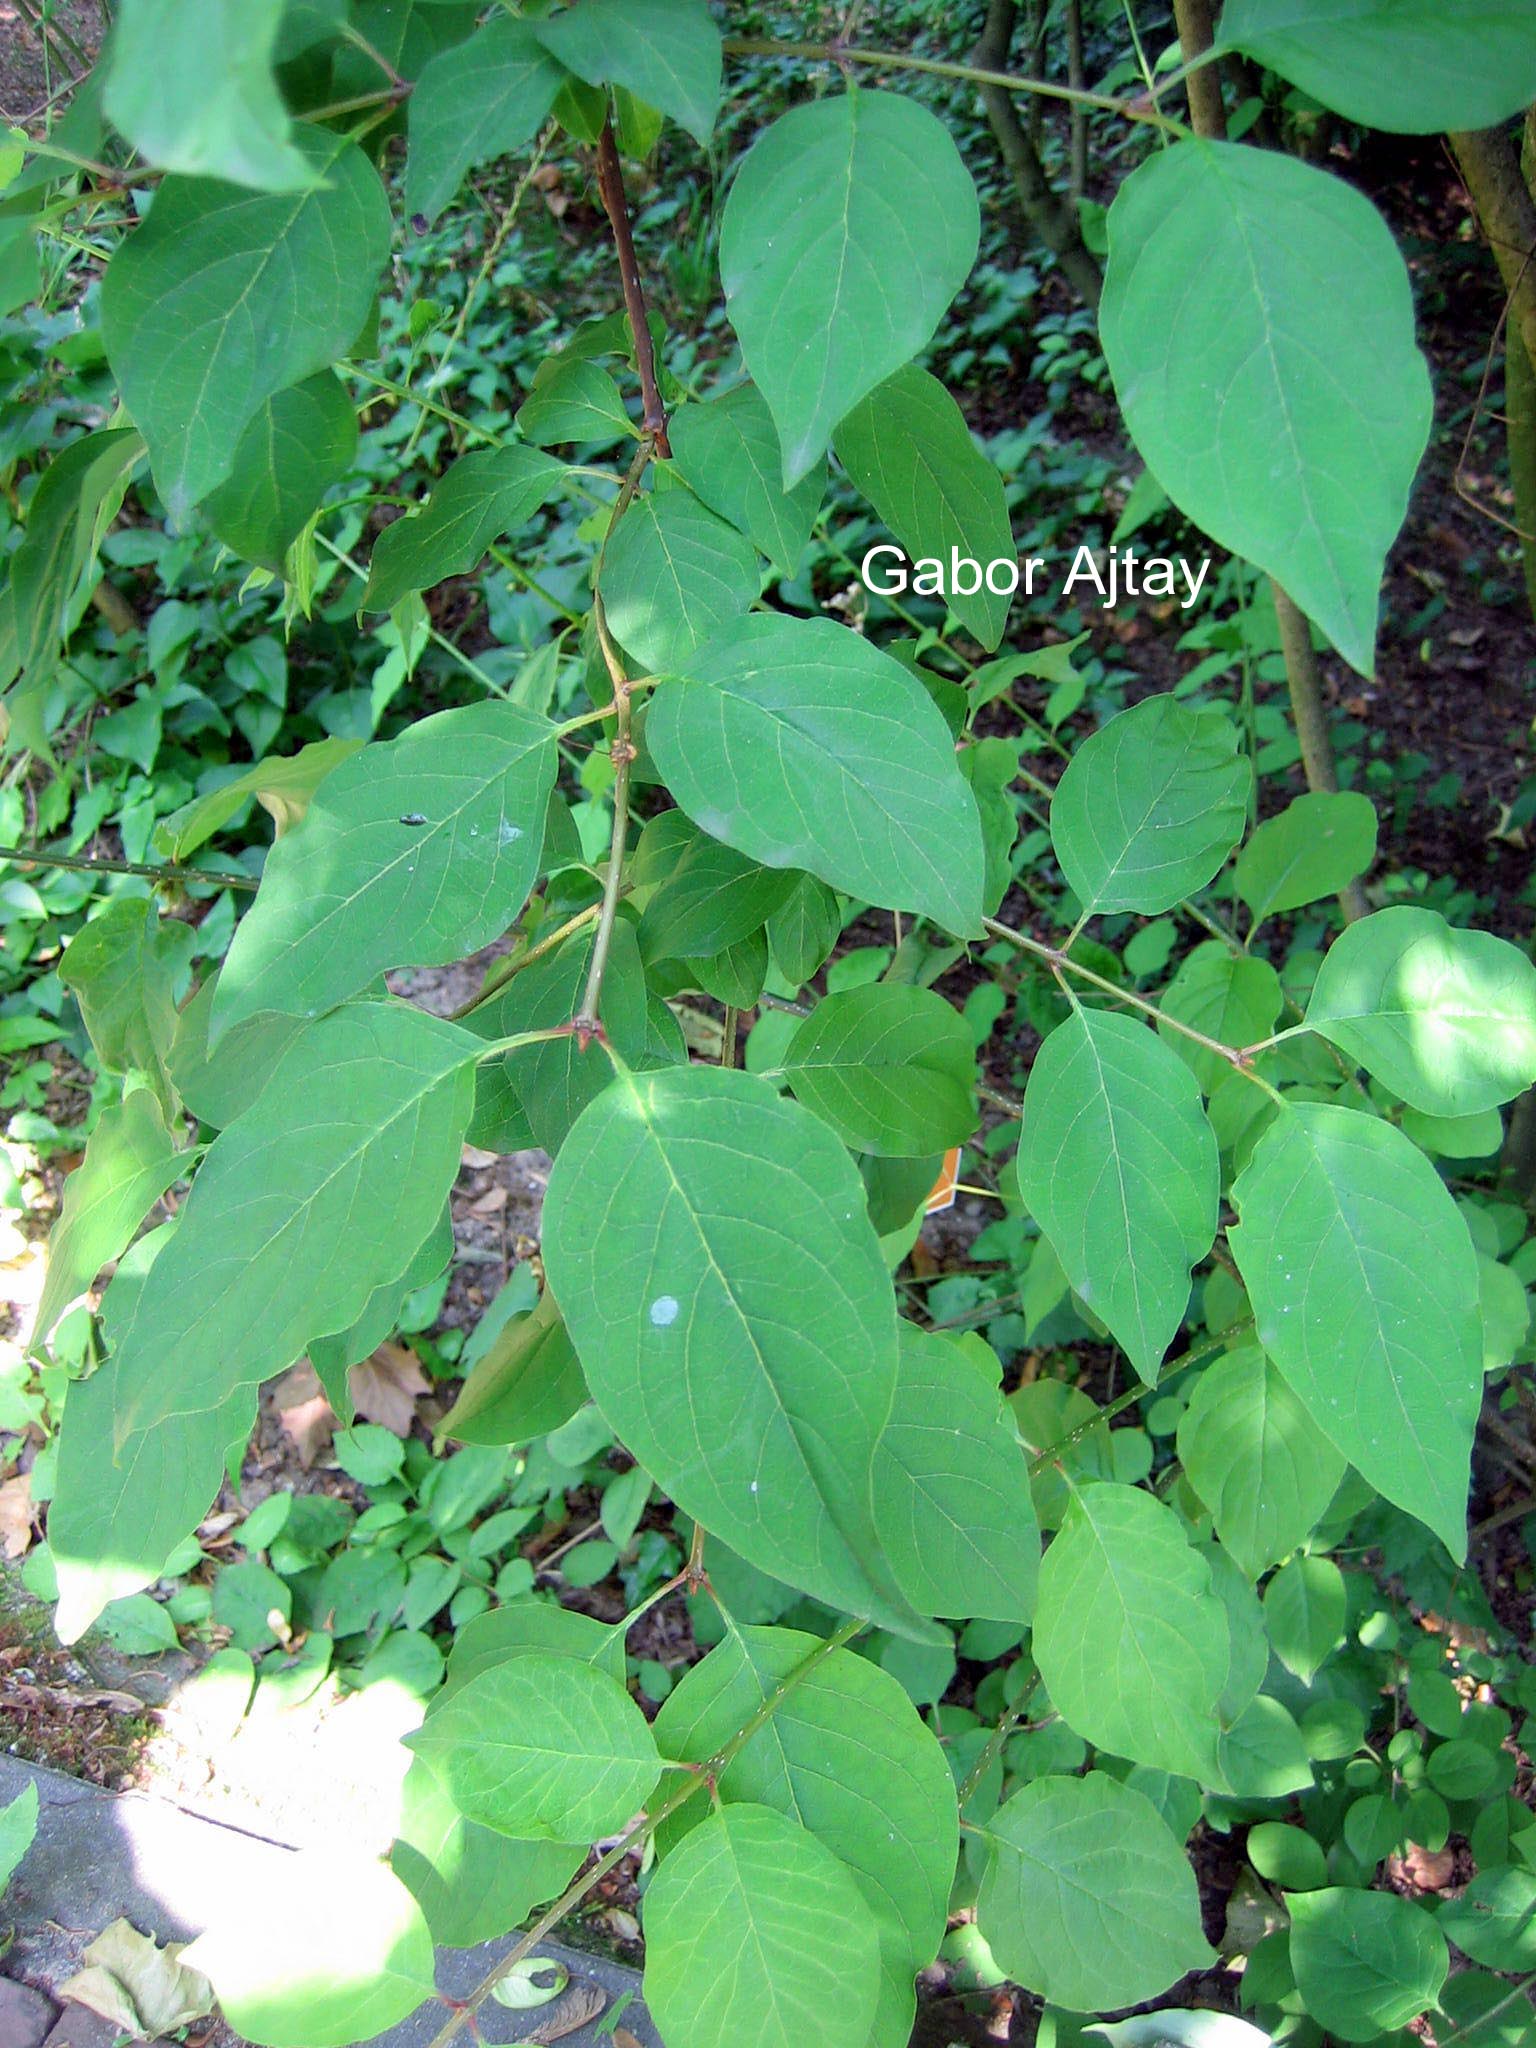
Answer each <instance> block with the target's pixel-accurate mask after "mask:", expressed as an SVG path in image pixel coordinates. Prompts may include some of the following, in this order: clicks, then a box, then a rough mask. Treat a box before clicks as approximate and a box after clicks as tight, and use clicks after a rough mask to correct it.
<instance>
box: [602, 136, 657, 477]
mask: <svg viewBox="0 0 1536 2048" xmlns="http://www.w3.org/2000/svg"><path fill="white" fill-rule="evenodd" d="M597 189H598V192H599V194H600V195H601V197H602V202H603V210H604V211H605V212H606V214H607V215H608V225H609V226H610V227H611V228H612V230H613V246H614V248H615V249H616V250H617V251H618V256H619V278H620V280H621V282H622V284H623V286H624V309H625V311H626V312H627V313H628V314H629V324H630V327H631V329H632V330H633V332H634V337H635V368H636V369H637V370H638V371H639V373H640V395H641V398H642V399H643V400H644V402H645V414H644V418H643V420H642V422H641V424H642V425H643V426H644V428H645V432H646V436H647V438H648V439H649V441H650V443H651V446H652V448H653V449H654V450H655V452H656V454H658V455H660V456H663V457H669V456H670V455H671V453H672V450H671V447H670V445H669V444H668V441H667V409H666V407H665V406H664V405H663V404H662V402H661V386H660V385H659V384H658V383H657V381H656V352H655V350H654V349H653V348H652V346H651V327H650V322H649V321H648V320H647V319H646V315H645V291H644V288H643V286H642V285H641V283H640V266H639V264H638V263H637V262H636V261H635V238H634V236H633V235H632V234H631V233H630V228H629V205H628V202H627V201H626V200H625V197H624V173H623V171H622V170H621V169H620V167H619V146H618V144H617V143H616V142H615V141H614V139H613V123H612V121H604V123H603V132H602V135H601V137H600V138H599V140H598V145H597Z"/></svg>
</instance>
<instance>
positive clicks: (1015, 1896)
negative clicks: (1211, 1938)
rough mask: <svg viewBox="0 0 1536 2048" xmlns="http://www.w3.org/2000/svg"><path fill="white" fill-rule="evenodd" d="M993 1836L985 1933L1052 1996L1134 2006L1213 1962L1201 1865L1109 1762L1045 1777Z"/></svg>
mask: <svg viewBox="0 0 1536 2048" xmlns="http://www.w3.org/2000/svg"><path fill="white" fill-rule="evenodd" d="M986 1835H987V1841H988V1847H989V1848H990V1850H991V1855H990V1858H989V1860H988V1863H987V1867H986V1872H985V1875H984V1876H983V1878H982V1881H981V1895H980V1898H979V1899H978V1901H977V1907H976V1917H977V1920H978V1923H979V1925H980V1927H981V1931H982V1933H983V1934H984V1935H985V1936H986V1939H987V1943H988V1946H989V1947H990V1948H991V1950H992V1953H993V1955H994V1956H995V1957H996V1958H997V1961H998V1963H999V1964H1000V1965H1001V1966H1002V1968H1003V1969H1005V1970H1006V1971H1007V1972H1008V1974H1009V1975H1010V1976H1011V1977H1013V1978H1015V1979H1016V1980H1017V1982H1018V1983H1020V1984H1022V1985H1024V1986H1025V1987H1026V1989H1028V1990H1030V1991H1036V1992H1039V1993H1040V1995H1041V1996H1042V1997H1044V1998H1048V1999H1049V2000H1050V2001H1051V2003H1052V2004H1053V2005H1063V2006H1067V2007H1068V2008H1070V2009H1071V2010H1072V2011H1074V2012H1095V2011H1101V2010H1103V2009H1105V2008H1109V2009H1111V2010H1113V2008H1114V2007H1115V2006H1120V2005H1137V2004H1140V2002H1141V2001H1142V2000H1143V1999H1146V1998H1156V1997H1157V1996H1158V1994H1159V1993H1160V1992H1163V1991H1166V1990H1167V1989H1168V1987H1169V1985H1170V1984H1172V1983H1174V1982H1175V1981H1176V1980H1177V1979H1178V1978H1179V1977H1182V1976H1183V1975H1184V1973H1185V1971H1186V1970H1199V1969H1204V1968H1205V1967H1206V1965H1207V1964H1208V1963H1209V1962H1210V1961H1211V1951H1210V1949H1209V1948H1208V1947H1207V1945H1206V1942H1205V1939H1204V1937H1203V1936H1202V1934H1201V1932H1200V1896H1199V1892H1198V1890H1197V1889H1196V1885H1195V1874H1194V1871H1193V1870H1192V1869H1191V1868H1190V1865H1189V1861H1188V1858H1187V1857H1186V1856H1185V1854H1184V1852H1183V1850H1182V1849H1181V1847H1180V1846H1179V1844H1178V1842H1177V1841H1176V1840H1175V1839H1174V1836H1173V1834H1172V1832H1171V1831H1170V1829H1169V1827H1168V1825H1167V1823H1166V1822H1165V1821H1164V1820H1163V1818H1162V1816H1161V1815H1160V1814H1159V1813H1158V1811H1157V1809H1156V1807H1155V1806H1153V1804H1152V1802H1151V1800H1150V1799H1148V1798H1147V1797H1146V1796H1145V1795H1144V1794H1143V1793H1141V1792H1137V1791H1135V1790H1133V1789H1132V1787H1131V1786H1129V1785H1122V1784H1120V1783H1118V1782H1117V1781H1116V1780H1115V1779H1113V1778H1111V1777H1108V1776H1106V1774H1105V1773H1104V1772H1103V1771H1090V1772H1089V1773H1088V1775H1087V1777H1086V1778H1058V1777H1050V1778H1038V1779H1036V1781H1035V1782H1034V1783H1033V1784H1032V1785H1026V1786H1025V1787H1024V1790H1023V1791H1022V1792H1016V1793H1015V1794H1014V1796H1013V1797H1012V1798H1011V1799H1010V1800H1009V1801H1008V1802H1007V1804H1006V1805H1004V1806H1001V1807H999V1808H998V1810H997V1812H996V1813H995V1814H994V1815H993V1816H992V1818H991V1820H990V1821H989V1822H988V1823H987V1826H986Z"/></svg>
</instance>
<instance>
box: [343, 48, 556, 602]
mask: <svg viewBox="0 0 1536 2048" xmlns="http://www.w3.org/2000/svg"><path fill="white" fill-rule="evenodd" d="M493 25H494V24H493ZM509 25H510V26H513V27H515V26H517V24H516V23H512V24H509ZM568 473H569V472H568V471H567V469H566V465H565V464H564V463H563V462H558V461H556V459H555V457H554V456H553V455H545V454H544V453H543V452H542V451H541V450H540V449H537V448H525V447H523V446H522V445H521V444H520V443H518V442H515V441H510V442H508V443H507V444H506V446H505V447H501V448H480V449H476V450H475V452H474V453H473V454H472V455H461V456H460V457H459V459H458V461H457V462H455V463H454V464H453V466H452V467H451V468H450V469H449V470H448V472H447V473H446V475H445V476H443V477H442V479H441V480H440V481H439V482H438V484H437V485H436V486H435V488H434V489H433V492H432V495H431V497H430V498H429V499H428V500H427V502H426V504H425V505H424V506H422V508H421V509H420V510H419V511H417V512H413V513H411V514H410V515H409V516H408V517H407V518H405V519H397V520H396V521H395V523H394V525H393V526H386V527H385V529H384V531H383V532H382V533H381V534H380V535H379V538H378V540H377V541H376V542H375V543H374V549H373V559H372V560H371V561H370V562H369V564H368V587H367V589H366V590H365V591H364V592H363V600H362V609H363V610H364V611H379V612H387V611H393V609H394V607H395V606H396V605H397V604H398V603H399V602H400V600H401V598H402V597H404V596H405V595H406V594H407V592H409V591H412V590H430V589H432V587H433V586H434V584H438V583H441V582H442V581H443V579H444V577H445V576H467V575H468V574H469V572H470V571H471V570H472V569H474V568H476V567H478V565H479V563H480V561H481V559H482V558H483V556H484V554H485V551H486V549H487V548H488V547H489V546H490V545H491V543H492V542H493V541H494V540H496V539H497V538H498V537H499V536H500V535H502V534H504V533H512V532H515V531H516V529H517V528H518V527H520V526H523V525H526V523H527V522H528V521H529V520H530V519H531V518H532V517H533V515H534V513H535V512H537V511H538V509H539V507H540V506H541V505H544V504H547V503H548V501H549V499H550V498H551V497H553V495H554V493H555V492H556V491H557V490H558V489H559V488H560V487H561V485H562V484H563V483H564V481H565V478H566V476H567V475H568Z"/></svg>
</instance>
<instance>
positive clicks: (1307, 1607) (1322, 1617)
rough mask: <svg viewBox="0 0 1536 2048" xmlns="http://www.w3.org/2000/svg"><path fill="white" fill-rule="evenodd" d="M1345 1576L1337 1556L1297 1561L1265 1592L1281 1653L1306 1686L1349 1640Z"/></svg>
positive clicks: (1267, 1619)
mask: <svg viewBox="0 0 1536 2048" xmlns="http://www.w3.org/2000/svg"><path fill="white" fill-rule="evenodd" d="M1344 1607H1345V1602H1344V1575H1343V1573H1342V1572H1341V1571H1340V1570H1339V1568H1338V1566H1337V1565H1336V1564H1335V1563H1334V1562H1333V1559H1332V1558H1331V1557H1293V1558H1292V1559H1291V1561H1290V1563H1289V1564H1283V1565H1281V1567H1280V1569H1279V1571H1277V1572H1276V1573H1275V1575H1274V1577H1273V1578H1272V1579H1271V1580H1270V1582H1269V1584H1268V1585H1267V1586H1266V1587H1265V1588H1264V1626H1265V1629H1266V1630H1267V1631H1268V1634H1269V1640H1270V1641H1271V1642H1272V1643H1273V1644H1274V1646H1275V1655H1276V1656H1277V1657H1278V1658H1279V1659H1280V1662H1281V1663H1282V1664H1283V1665H1284V1666H1285V1668H1286V1670H1287V1671H1294V1672H1295V1674H1296V1676H1297V1677H1298V1678H1299V1679H1300V1680H1301V1682H1302V1684H1303V1685H1310V1684H1311V1683H1312V1679H1313V1676H1314V1674H1315V1673H1316V1672H1317V1671H1318V1669H1319V1668H1320V1667H1321V1665H1322V1664H1323V1663H1324V1661H1325V1660H1326V1659H1327V1658H1328V1657H1330V1656H1331V1655H1332V1654H1333V1652H1334V1651H1335V1650H1336V1649H1337V1648H1338V1646H1339V1644H1340V1643H1341V1642H1342V1641H1343V1640H1344Z"/></svg>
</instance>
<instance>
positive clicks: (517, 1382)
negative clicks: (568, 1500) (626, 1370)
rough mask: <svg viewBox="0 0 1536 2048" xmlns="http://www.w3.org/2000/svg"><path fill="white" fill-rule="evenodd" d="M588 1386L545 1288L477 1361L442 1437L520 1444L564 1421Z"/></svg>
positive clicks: (465, 1441)
mask: <svg viewBox="0 0 1536 2048" xmlns="http://www.w3.org/2000/svg"><path fill="white" fill-rule="evenodd" d="M586 1398H587V1383H586V1381H585V1380H584V1379H583V1377H582V1372H581V1365H580V1362H579V1361H578V1359H577V1357H576V1352H575V1349H574V1348H573V1346H572V1344H571V1339H570V1335H569V1333H568V1331H567V1330H566V1327H565V1324H564V1323H563V1322H562V1320H561V1317H560V1311H559V1309H558V1308H556V1306H555V1298H554V1296H553V1294H551V1293H550V1292H549V1290H548V1289H547V1288H546V1289H545V1291H544V1293H543V1294H542V1295H541V1296H540V1297H539V1301H538V1304H537V1306H536V1307H535V1308H534V1309H533V1310H532V1311H531V1313H530V1314H528V1315H525V1316H519V1317H518V1318H517V1319H516V1320H515V1321H513V1322H510V1323H508V1324H507V1326H506V1328H505V1329H504V1330H502V1331H501V1332H500V1333H499V1335H498V1336H497V1337H495V1338H494V1339H493V1340H492V1342H491V1344H490V1346H489V1347H488V1348H487V1350H486V1351H485V1353H484V1354H483V1355H482V1356H481V1357H480V1358H478V1359H476V1361H475V1363H474V1365H473V1367H472V1368H471V1370H470V1372H469V1375H468V1377H467V1378H466V1380H465V1382H464V1386H463V1388H462V1390H461V1392H460V1394H459V1398H458V1399H457V1401H455V1402H454V1404H453V1406H452V1407H451V1408H450V1409H449V1411H448V1413H447V1414H446V1415H445V1416H444V1417H443V1420H442V1424H441V1434H442V1435H443V1436H445V1437H450V1438H452V1439H453V1441H454V1442H455V1443H461V1444H521V1443H528V1442H530V1441H531V1440H532V1438H534V1437H536V1436H544V1435H546V1434H547V1433H548V1432H549V1431H550V1430H552V1429H558V1428H559V1427H560V1425H561V1423H563V1422H569V1420H570V1419H571V1417H572V1416H573V1415H574V1414H575V1413H576V1410H577V1409H578V1408H579V1407H580V1406H581V1405H582V1403H583V1402H584V1401H585V1400H586Z"/></svg>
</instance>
